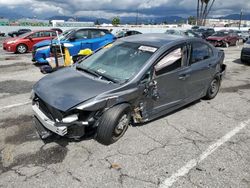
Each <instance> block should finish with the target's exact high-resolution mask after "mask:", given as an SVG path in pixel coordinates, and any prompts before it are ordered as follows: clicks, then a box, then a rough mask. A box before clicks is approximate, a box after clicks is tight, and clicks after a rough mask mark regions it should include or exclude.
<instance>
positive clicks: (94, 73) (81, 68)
mask: <svg viewBox="0 0 250 188" xmlns="http://www.w3.org/2000/svg"><path fill="white" fill-rule="evenodd" d="M76 69H77V70H82V71H84V72H87V73H89V74H92V75H94V76H96V77H98V78H99V77H100V75H99V74H98V73H96V72H95V71H92V70H91V69H87V68H83V67H80V66H76Z"/></svg>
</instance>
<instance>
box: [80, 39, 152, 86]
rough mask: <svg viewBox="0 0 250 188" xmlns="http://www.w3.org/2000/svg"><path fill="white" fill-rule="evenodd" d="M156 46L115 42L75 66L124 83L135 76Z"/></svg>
mask: <svg viewBox="0 0 250 188" xmlns="http://www.w3.org/2000/svg"><path fill="white" fill-rule="evenodd" d="M156 50H157V48H154V47H150V46H143V45H141V44H135V43H129V42H117V43H114V44H113V45H112V46H111V47H109V48H104V49H102V50H100V51H98V52H96V53H95V54H93V55H92V56H90V57H88V58H87V59H85V60H84V61H82V62H81V63H80V64H79V65H78V66H77V68H80V69H83V70H85V71H86V72H87V71H88V72H92V73H93V72H94V73H96V74H98V75H99V76H100V77H103V78H110V79H109V80H113V81H115V82H118V83H124V82H126V81H128V80H129V79H131V78H132V77H133V76H135V75H136V74H137V73H138V72H139V71H140V70H141V68H142V67H143V65H144V64H145V63H146V61H147V60H148V59H149V58H150V57H151V56H152V54H153V53H154V52H155V51H156Z"/></svg>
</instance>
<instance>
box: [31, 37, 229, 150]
mask: <svg viewBox="0 0 250 188" xmlns="http://www.w3.org/2000/svg"><path fill="white" fill-rule="evenodd" d="M223 60H224V52H223V51H220V50H218V49H216V48H214V47H213V46H211V45H210V44H208V43H207V42H205V41H203V40H201V39H197V38H188V37H181V36H171V35H167V34H143V35H137V36H131V37H126V38H123V39H121V40H118V41H116V42H115V43H113V44H112V46H109V47H107V48H106V47H105V48H103V49H101V50H99V51H97V52H96V53H94V54H93V55H91V56H89V57H87V58H86V59H84V60H82V61H81V62H79V63H77V64H75V65H74V66H72V67H68V68H64V69H62V70H59V71H57V72H55V73H53V74H51V75H48V76H46V77H44V78H43V79H41V80H40V81H39V82H37V83H36V84H35V85H34V87H33V91H32V101H33V102H32V107H33V110H34V121H35V127H36V128H37V131H38V133H39V134H40V136H41V138H42V139H46V138H47V137H49V136H51V135H54V134H57V135H60V136H66V137H69V138H74V139H79V138H81V137H83V136H84V135H86V134H89V133H92V134H93V135H95V138H96V140H97V141H99V142H100V143H102V144H105V145H109V144H112V143H114V142H116V141H117V140H118V139H120V138H121V137H122V136H123V135H124V133H125V132H126V130H127V129H128V127H129V125H130V124H136V123H144V122H147V121H151V120H153V119H155V118H158V117H160V116H163V115H165V114H167V113H169V112H171V111H174V110H176V109H178V108H180V107H183V106H185V105H187V104H189V103H191V102H193V101H195V100H198V99H200V98H206V99H212V98H214V97H215V96H216V95H217V93H218V91H219V88H220V85H221V80H222V76H223V74H224V73H225V69H226V66H225V65H224V64H223Z"/></svg>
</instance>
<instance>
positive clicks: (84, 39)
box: [68, 29, 91, 56]
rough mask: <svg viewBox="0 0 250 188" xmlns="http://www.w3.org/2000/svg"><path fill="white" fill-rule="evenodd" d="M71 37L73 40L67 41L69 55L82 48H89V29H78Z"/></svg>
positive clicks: (76, 52) (73, 54) (75, 53)
mask: <svg viewBox="0 0 250 188" xmlns="http://www.w3.org/2000/svg"><path fill="white" fill-rule="evenodd" d="M72 38H73V39H74V40H73V41H69V43H70V47H68V49H69V52H70V55H71V56H75V55H77V54H78V53H79V52H80V50H82V49H86V48H91V43H90V35H89V30H87V29H81V30H78V31H76V32H75V33H74V34H73V36H72Z"/></svg>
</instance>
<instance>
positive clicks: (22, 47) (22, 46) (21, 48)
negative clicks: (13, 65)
mask: <svg viewBox="0 0 250 188" xmlns="http://www.w3.org/2000/svg"><path fill="white" fill-rule="evenodd" d="M16 51H17V53H19V54H24V53H26V52H27V51H28V47H27V46H26V45H25V44H19V45H18V46H17V48H16Z"/></svg>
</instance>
